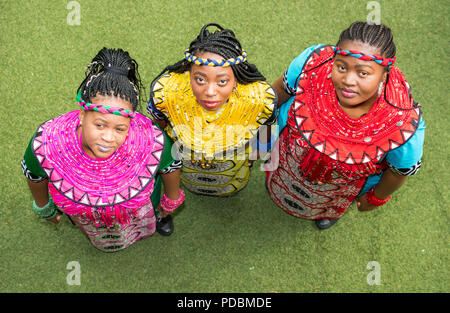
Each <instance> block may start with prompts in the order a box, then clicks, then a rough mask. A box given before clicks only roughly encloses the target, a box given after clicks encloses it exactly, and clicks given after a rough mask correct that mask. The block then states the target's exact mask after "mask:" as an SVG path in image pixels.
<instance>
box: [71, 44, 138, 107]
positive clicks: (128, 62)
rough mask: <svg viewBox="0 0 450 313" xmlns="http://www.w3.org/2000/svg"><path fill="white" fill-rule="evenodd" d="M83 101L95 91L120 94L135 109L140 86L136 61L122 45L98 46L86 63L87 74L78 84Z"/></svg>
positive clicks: (104, 93)
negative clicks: (98, 48) (97, 50)
mask: <svg viewBox="0 0 450 313" xmlns="http://www.w3.org/2000/svg"><path fill="white" fill-rule="evenodd" d="M80 90H81V97H82V99H83V100H84V101H86V102H91V98H93V97H95V96H96V95H97V94H101V95H103V96H105V95H108V96H115V97H120V98H121V99H124V100H126V101H128V102H130V103H131V104H132V108H133V111H136V110H137V108H138V105H139V103H140V98H141V97H140V94H141V92H142V90H143V86H142V82H141V78H140V76H139V72H138V64H137V62H136V61H135V60H134V59H132V58H131V57H130V55H129V54H128V52H126V51H124V50H122V49H108V48H103V49H101V50H100V51H99V52H98V53H97V55H96V56H95V57H94V58H93V59H92V62H91V63H90V64H89V65H88V66H87V67H86V78H85V79H84V80H83V82H82V83H81V85H80V87H78V90H77V91H80Z"/></svg>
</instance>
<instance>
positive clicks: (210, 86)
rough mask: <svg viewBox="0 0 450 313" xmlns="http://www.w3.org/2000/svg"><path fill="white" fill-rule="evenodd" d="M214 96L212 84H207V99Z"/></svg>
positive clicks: (213, 85) (214, 87)
mask: <svg viewBox="0 0 450 313" xmlns="http://www.w3.org/2000/svg"><path fill="white" fill-rule="evenodd" d="M215 95H216V86H215V84H213V83H209V84H208V85H207V86H206V96H207V97H214V96H215Z"/></svg>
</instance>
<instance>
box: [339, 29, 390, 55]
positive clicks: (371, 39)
mask: <svg viewBox="0 0 450 313" xmlns="http://www.w3.org/2000/svg"><path fill="white" fill-rule="evenodd" d="M345 40H350V41H361V42H363V43H366V44H369V45H371V46H372V47H377V48H379V49H380V55H381V56H384V57H386V58H393V57H394V56H395V52H396V48H395V43H394V36H393V34H392V31H391V29H390V28H389V27H387V26H386V25H383V24H379V25H377V24H372V23H367V22H354V23H352V24H351V25H350V26H349V27H348V28H347V29H345V30H344V31H343V32H342V33H341V35H340V36H339V41H338V43H337V46H339V44H340V43H342V42H343V41H345Z"/></svg>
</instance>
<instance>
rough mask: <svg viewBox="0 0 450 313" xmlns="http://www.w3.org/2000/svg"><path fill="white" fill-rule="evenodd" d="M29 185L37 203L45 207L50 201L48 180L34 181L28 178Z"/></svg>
mask: <svg viewBox="0 0 450 313" xmlns="http://www.w3.org/2000/svg"><path fill="white" fill-rule="evenodd" d="M27 183H28V187H29V188H30V191H31V195H32V196H33V199H34V201H35V202H36V205H37V206H39V207H43V206H44V205H46V204H47V203H48V200H49V198H48V180H47V179H46V180H43V181H40V182H37V183H35V182H32V181H31V180H29V179H28V178H27Z"/></svg>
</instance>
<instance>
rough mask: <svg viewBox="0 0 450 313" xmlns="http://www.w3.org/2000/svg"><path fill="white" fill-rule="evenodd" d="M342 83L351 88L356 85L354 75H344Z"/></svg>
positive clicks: (350, 73)
mask: <svg viewBox="0 0 450 313" xmlns="http://www.w3.org/2000/svg"><path fill="white" fill-rule="evenodd" d="M342 82H343V83H344V85H346V86H353V85H355V84H356V75H355V74H354V73H352V72H351V71H350V72H348V73H346V74H345V75H344V77H343V78H342Z"/></svg>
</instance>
